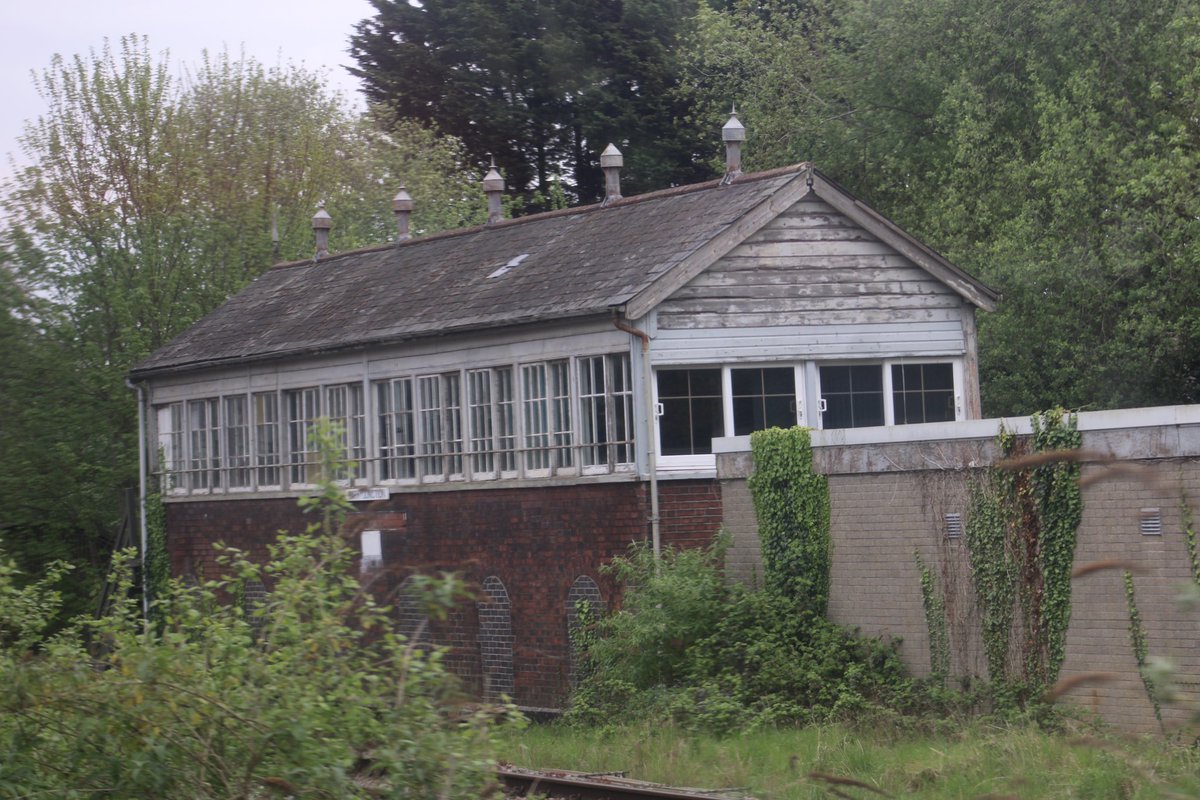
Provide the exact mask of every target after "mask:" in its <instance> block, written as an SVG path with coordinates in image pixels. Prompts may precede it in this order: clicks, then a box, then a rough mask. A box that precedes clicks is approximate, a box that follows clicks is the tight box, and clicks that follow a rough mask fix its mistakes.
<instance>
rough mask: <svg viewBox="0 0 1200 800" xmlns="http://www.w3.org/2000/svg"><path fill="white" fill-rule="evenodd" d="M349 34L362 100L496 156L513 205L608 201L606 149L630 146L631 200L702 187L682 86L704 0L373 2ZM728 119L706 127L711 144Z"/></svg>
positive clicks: (481, 160)
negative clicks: (684, 43) (558, 182)
mask: <svg viewBox="0 0 1200 800" xmlns="http://www.w3.org/2000/svg"><path fill="white" fill-rule="evenodd" d="M372 5H373V6H374V15H373V16H372V17H370V18H368V19H365V20H363V21H362V22H360V23H359V24H358V25H357V26H356V32H355V34H354V35H353V36H352V37H351V49H350V52H351V55H352V56H353V57H354V59H355V61H356V62H357V63H358V69H357V70H355V72H356V74H358V75H359V76H360V77H361V78H362V79H363V82H364V86H365V91H366V93H367V96H368V97H369V98H371V100H373V101H374V102H377V103H379V104H381V105H384V106H386V107H388V108H391V109H393V110H394V111H395V112H396V113H398V114H400V115H401V116H405V117H410V118H413V119H418V120H421V121H423V122H426V123H433V124H436V125H437V126H438V127H439V128H440V129H442V130H444V131H446V132H448V133H450V134H453V135H454V136H458V137H461V139H462V140H463V142H464V144H465V145H466V148H467V150H468V152H469V153H470V157H471V160H472V161H473V162H474V163H475V164H478V165H484V164H487V163H488V161H489V159H491V158H495V160H496V163H497V164H498V166H499V167H500V170H501V172H502V173H503V175H504V179H505V182H506V183H507V186H508V189H509V191H510V193H512V194H514V195H516V196H517V197H518V198H519V199H520V200H521V201H522V202H520V203H519V204H518V208H530V209H533V210H543V209H545V208H547V207H549V206H551V205H553V203H554V191H555V190H554V188H553V185H552V184H553V182H554V181H555V179H556V177H555V176H556V175H562V176H563V177H564V178H565V179H566V181H565V184H566V186H568V187H570V191H571V192H572V193H573V194H574V196H575V199H577V200H583V201H592V200H595V199H598V198H599V197H601V196H602V194H603V180H602V176H601V173H600V170H599V156H600V152H601V151H602V150H603V149H604V147H605V146H606V145H607V144H608V143H609V142H614V143H616V144H618V145H619V146H620V147H621V148H622V149H623V150H625V169H624V171H623V174H622V182H623V184H624V185H625V187H626V188H625V191H626V192H627V193H630V194H632V193H635V192H640V191H645V190H648V189H658V188H663V187H665V186H669V185H674V184H678V183H688V182H692V181H695V180H696V179H697V178H699V177H701V176H702V175H703V171H702V168H700V167H697V166H696V165H695V164H694V163H693V162H694V159H693V158H692V154H693V153H694V151H695V143H696V139H697V137H696V136H695V134H694V128H695V126H694V125H691V124H689V123H688V122H687V121H685V116H686V113H687V111H688V110H689V107H690V104H689V101H688V98H686V97H684V96H681V95H680V94H679V93H678V92H677V91H676V88H677V86H678V84H679V81H680V74H681V65H680V58H679V53H680V48H679V45H680V42H681V39H682V37H683V35H684V34H685V33H686V31H687V30H689V28H690V26H691V20H692V18H693V17H694V15H695V13H696V9H697V7H698V6H699V5H700V3H698V2H697V0H626V1H625V2H623V3H612V2H608V1H607V0H541V1H540V2H535V1H534V0H461V1H460V2H453V3H451V2H446V0H430V2H424V3H408V2H403V0H373V2H372ZM719 124H720V118H719V117H712V118H709V119H707V120H705V121H704V129H705V130H706V131H708V132H710V133H708V135H707V136H708V139H709V141H713V143H714V144H715V139H714V138H713V134H715V131H716V128H717V127H718V126H719Z"/></svg>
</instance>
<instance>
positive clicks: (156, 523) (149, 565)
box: [142, 492, 171, 603]
mask: <svg viewBox="0 0 1200 800" xmlns="http://www.w3.org/2000/svg"><path fill="white" fill-rule="evenodd" d="M144 509H145V514H146V553H145V556H144V558H145V563H144V564H143V567H142V568H143V569H145V570H146V598H147V600H148V601H149V602H151V603H153V602H154V601H156V600H158V599H159V598H160V597H166V596H167V593H168V592H169V590H170V583H171V560H170V555H169V553H168V550H167V508H166V506H165V505H163V499H162V495H161V494H159V493H158V492H150V493H148V494H147V495H146V501H145V506H144Z"/></svg>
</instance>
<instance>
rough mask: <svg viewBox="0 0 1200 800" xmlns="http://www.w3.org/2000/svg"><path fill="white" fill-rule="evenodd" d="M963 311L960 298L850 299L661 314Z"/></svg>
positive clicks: (681, 304)
mask: <svg viewBox="0 0 1200 800" xmlns="http://www.w3.org/2000/svg"><path fill="white" fill-rule="evenodd" d="M960 307H961V301H960V299H959V298H958V296H957V295H847V296H838V297H779V296H776V297H774V298H771V299H755V298H751V299H696V300H682V301H681V300H670V301H668V302H665V303H663V304H662V305H661V306H659V313H660V314H708V313H718V314H719V313H724V314H763V313H768V314H790V313H800V312H810V311H875V310H879V311H890V310H893V309H917V308H953V309H958V308H960Z"/></svg>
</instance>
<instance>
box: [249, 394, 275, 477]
mask: <svg viewBox="0 0 1200 800" xmlns="http://www.w3.org/2000/svg"><path fill="white" fill-rule="evenodd" d="M254 463H255V466H256V467H258V485H259V486H278V485H279V396H278V395H277V394H275V393H274V392H261V393H259V394H256V395H254Z"/></svg>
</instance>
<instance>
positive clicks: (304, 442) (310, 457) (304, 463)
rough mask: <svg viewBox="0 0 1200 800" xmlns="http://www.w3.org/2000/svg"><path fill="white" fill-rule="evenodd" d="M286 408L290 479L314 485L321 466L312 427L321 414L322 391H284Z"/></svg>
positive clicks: (294, 481)
mask: <svg viewBox="0 0 1200 800" xmlns="http://www.w3.org/2000/svg"><path fill="white" fill-rule="evenodd" d="M283 396H284V404H285V406H286V408H287V430H288V464H289V465H290V467H291V471H290V473H289V480H290V481H291V482H292V483H296V484H302V485H303V484H314V483H316V482H317V477H318V470H319V469H320V458H321V456H320V453H319V452H317V448H316V446H315V445H314V443H313V441H312V427H313V425H314V424H315V423H316V421H317V418H318V417H319V416H321V392H320V390H319V389H317V388H315V387H314V388H310V389H295V390H292V391H288V392H284V393H283Z"/></svg>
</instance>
